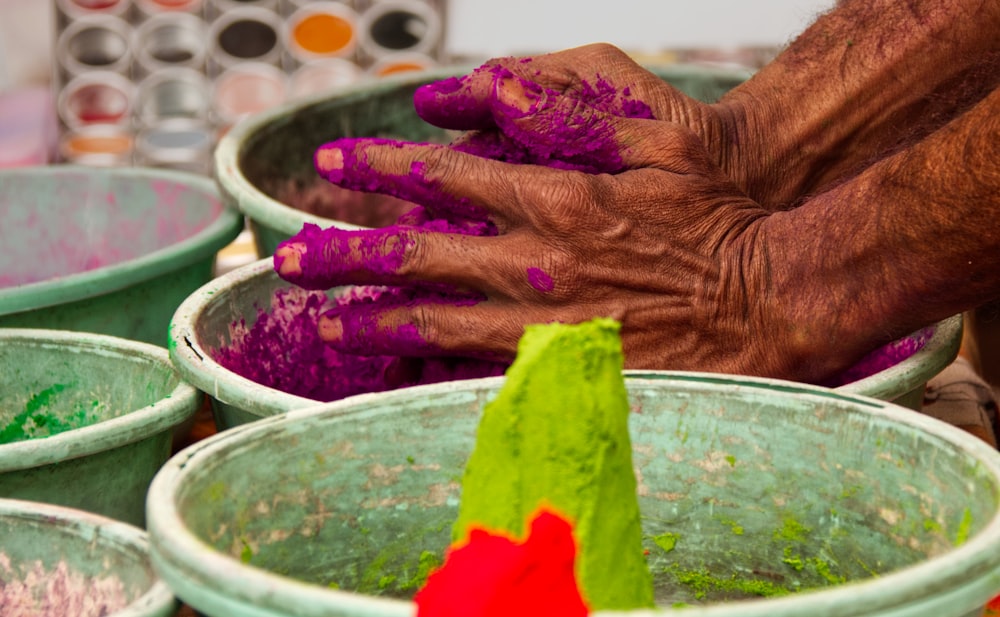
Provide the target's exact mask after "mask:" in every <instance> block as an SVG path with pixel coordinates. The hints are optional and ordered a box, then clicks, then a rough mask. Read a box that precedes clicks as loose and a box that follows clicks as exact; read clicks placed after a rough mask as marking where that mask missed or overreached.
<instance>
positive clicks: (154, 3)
mask: <svg viewBox="0 0 1000 617" xmlns="http://www.w3.org/2000/svg"><path fill="white" fill-rule="evenodd" d="M203 4H204V3H203V2H202V0H135V5H136V7H138V9H139V11H140V12H141V13H142V15H143V16H144V17H147V18H148V17H152V16H153V15H161V14H175V15H176V14H183V13H188V14H192V15H195V14H200V13H201V9H202V6H203Z"/></svg>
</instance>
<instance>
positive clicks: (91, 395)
mask: <svg viewBox="0 0 1000 617" xmlns="http://www.w3.org/2000/svg"><path fill="white" fill-rule="evenodd" d="M0 374H2V375H3V380H2V382H0V497H3V498H16V499H23V500H29V501H38V502H45V503H53V504H58V505H62V506H67V507H72V508H78V509H81V510H87V511H90V512H95V513H97V514H101V515H103V516H108V517H111V518H115V519H119V520H122V521H126V522H128V523H131V524H133V525H136V526H140V527H141V526H143V524H144V521H145V500H146V490H147V489H148V488H149V483H150V481H151V480H152V479H153V476H154V475H155V474H156V472H157V471H158V470H159V469H160V467H161V466H162V465H163V463H165V462H166V461H167V459H168V458H169V457H170V454H171V449H172V442H173V436H174V430H175V429H176V428H177V427H178V426H180V425H182V424H183V423H185V422H186V421H188V420H189V419H190V418H192V417H193V415H194V413H195V411H197V409H198V407H199V406H200V405H201V401H202V395H201V393H200V392H198V390H196V389H195V388H194V387H192V386H191V385H189V384H187V383H185V382H184V381H182V380H181V378H180V376H179V375H178V374H177V372H176V371H175V370H174V368H173V366H172V365H171V363H170V358H169V357H168V355H167V350H166V349H164V348H162V347H159V346H156V345H151V344H148V343H140V342H137V341H131V340H127V339H123V338H118V337H111V336H105V335H98V334H90V333H86V332H70V331H57V330H32V329H19V328H0Z"/></svg>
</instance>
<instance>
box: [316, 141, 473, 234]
mask: <svg viewBox="0 0 1000 617" xmlns="http://www.w3.org/2000/svg"><path fill="white" fill-rule="evenodd" d="M444 148H446V146H439V145H432V144H415V143H407V142H401V141H395V140H389V139H380V138H345V139H339V140H337V141H333V142H330V143H328V144H325V145H323V146H321V147H320V148H319V149H317V151H316V154H315V165H316V170H317V171H318V172H319V173H320V175H321V176H323V177H324V178H326V179H327V180H328V181H329V182H331V183H333V184H336V185H337V186H340V187H342V188H346V189H351V190H355V191H364V192H368V193H381V194H384V195H391V196H393V197H397V198H400V199H403V200H405V201H409V202H412V203H414V204H417V205H420V206H423V207H425V208H426V209H427V210H428V211H430V212H431V213H432V215H433V217H435V218H441V217H443V218H446V219H448V220H452V221H455V222H456V223H459V224H460V226H464V225H465V224H466V223H469V222H481V223H486V222H488V213H487V212H486V210H484V209H482V208H480V207H478V206H476V205H475V204H474V203H473V202H472V201H471V200H470V199H469V198H467V197H456V196H453V195H449V194H447V193H444V192H442V191H441V190H440V186H439V185H438V184H437V183H436V182H433V181H430V180H428V178H427V177H426V174H425V169H424V166H425V164H424V163H423V161H422V160H421V158H420V156H419V155H421V154H426V153H427V150H428V149H430V150H433V149H444ZM372 153H377V154H378V155H379V157H380V159H379V160H380V164H379V165H378V166H373V165H372V163H371V155H372Z"/></svg>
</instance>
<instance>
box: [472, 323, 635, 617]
mask: <svg viewBox="0 0 1000 617" xmlns="http://www.w3.org/2000/svg"><path fill="white" fill-rule="evenodd" d="M619 329H620V328H619V325H618V323H617V322H615V321H612V320H610V319H595V320H593V321H590V322H586V323H583V324H578V325H564V324H546V325H537V326H528V328H527V329H526V330H525V333H524V336H523V337H522V338H521V341H520V343H519V345H518V355H517V359H516V360H515V361H514V363H513V364H512V365H511V367H510V369H509V370H508V371H507V379H506V381H505V383H504V385H503V388H502V389H501V390H500V392H499V394H498V395H497V398H496V399H495V400H494V401H492V402H490V403H489V404H487V405H486V407H485V409H484V411H483V417H482V419H481V421H480V424H479V429H478V434H477V438H476V446H475V449H474V450H473V452H472V456H471V457H470V458H469V462H468V464H467V466H466V468H465V475H464V478H463V481H462V501H461V504H460V507H459V516H458V520H457V521H456V522H455V527H454V529H453V535H454V537H455V539H456V540H458V539H460V538H464V537H465V536H466V533H467V531H468V529H469V527H470V526H476V527H485V528H486V529H490V530H495V531H506V532H508V533H510V534H511V535H513V536H515V537H518V538H523V537H524V536H525V534H526V531H527V522H528V519H529V517H530V516H531V515H532V514H534V513H535V512H536V511H537V510H538V508H539V507H541V506H548V507H550V508H552V509H554V510H556V511H557V512H558V513H560V514H562V515H563V516H565V517H568V518H569V519H570V521H571V522H572V523H573V525H574V535H575V537H576V541H577V545H578V547H579V551H580V552H579V554H578V557H577V565H576V568H577V570H576V572H577V580H578V581H579V583H580V587H581V591H582V593H583V596H584V599H585V600H586V601H587V604H588V606H589V607H590V609H591V610H605V609H609V610H614V609H617V610H626V609H634V608H644V607H650V606H653V584H652V577H651V575H650V573H649V568H648V567H647V565H646V561H645V557H644V555H643V549H642V529H641V526H640V521H639V503H638V499H637V498H636V481H635V475H634V472H633V470H632V447H631V443H630V440H629V434H628V414H629V403H628V396H627V393H626V391H625V382H624V380H623V378H622V366H623V359H622V350H621V339H620V337H619Z"/></svg>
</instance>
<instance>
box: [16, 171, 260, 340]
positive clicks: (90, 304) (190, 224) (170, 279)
mask: <svg viewBox="0 0 1000 617" xmlns="http://www.w3.org/2000/svg"><path fill="white" fill-rule="evenodd" d="M0 220H2V221H3V225H2V226H0V327H17V328H47V329H53V330H76V331H86V332H96V333H100V334H109V335H112V336H120V337H124V338H129V339H134V340H139V341H144V342H147V343H154V344H156V345H160V346H165V345H166V339H167V325H168V323H169V321H170V316H171V315H172V314H173V312H174V310H176V308H177V306H178V305H179V304H180V303H181V301H183V300H184V298H186V297H187V296H188V295H190V294H191V293H192V292H193V291H194V290H195V289H197V288H198V287H200V286H201V285H203V284H204V283H206V282H208V281H209V280H210V279H211V278H212V268H213V265H214V262H215V254H216V253H217V252H218V251H219V249H221V248H222V247H224V246H226V245H227V244H229V243H230V242H231V241H232V240H233V239H234V238H235V237H236V236H237V234H239V232H240V230H241V229H242V228H243V217H242V215H241V214H240V213H239V212H237V211H235V210H233V209H232V208H229V207H226V206H224V205H223V203H222V201H221V200H220V198H219V195H218V191H217V190H216V188H215V185H214V184H213V183H212V181H211V180H209V179H208V178H204V177H199V176H196V175H194V174H188V173H183V172H176V171H169V170H162V169H142V168H112V169H100V168H92V167H75V166H69V165H50V166H44V167H32V168H23V169H17V170H6V171H5V170H0Z"/></svg>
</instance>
